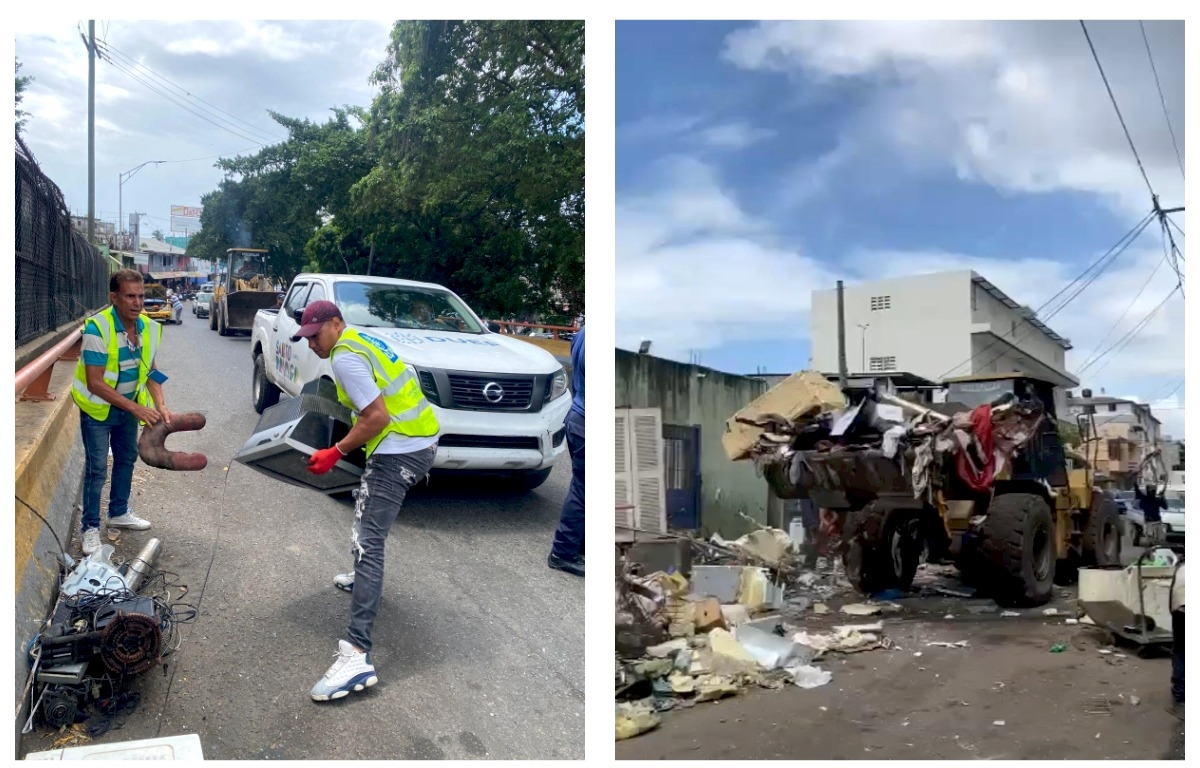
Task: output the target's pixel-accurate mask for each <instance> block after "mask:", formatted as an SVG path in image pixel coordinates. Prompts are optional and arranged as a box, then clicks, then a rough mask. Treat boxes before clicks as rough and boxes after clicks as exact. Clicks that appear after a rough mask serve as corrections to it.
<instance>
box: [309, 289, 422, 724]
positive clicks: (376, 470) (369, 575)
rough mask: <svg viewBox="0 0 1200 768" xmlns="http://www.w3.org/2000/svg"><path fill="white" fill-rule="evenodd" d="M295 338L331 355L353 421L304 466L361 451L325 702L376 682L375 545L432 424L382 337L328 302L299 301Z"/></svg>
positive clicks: (314, 468) (410, 480)
mask: <svg viewBox="0 0 1200 768" xmlns="http://www.w3.org/2000/svg"><path fill="white" fill-rule="evenodd" d="M301 339H308V348H309V349H311V350H312V351H313V352H314V353H316V355H317V356H318V357H320V358H321V359H322V360H326V359H329V360H331V365H332V367H333V380H334V384H336V385H337V397H338V402H340V403H342V405H345V406H346V407H347V408H349V409H350V410H351V411H352V412H353V422H354V425H353V427H352V428H351V429H350V432H349V433H348V434H347V435H346V436H345V437H343V438H342V439H341V440H340V441H338V442H337V443H334V444H333V445H332V446H331V447H329V448H326V449H325V450H322V451H317V452H316V453H314V454H313V455H312V457H311V458H310V459H309V462H308V469H309V471H310V472H313V473H315V474H319V475H320V474H324V473H326V472H328V471H329V470H331V469H333V467H334V466H335V465H336V464H337V462H338V461H339V460H340V459H341V458H343V457H344V456H346V455H347V454H349V453H350V452H351V451H353V450H355V449H357V448H360V447H361V448H364V449H365V451H366V454H367V465H366V468H365V469H364V470H363V475H362V482H361V484H360V485H359V488H358V491H357V494H356V497H355V503H354V528H353V530H352V533H351V547H350V552H351V555H352V556H353V557H354V558H355V560H354V569H353V570H352V571H350V572H349V573H343V574H339V575H337V576H335V577H334V579H333V583H334V585H335V586H337V587H338V588H339V589H343V590H345V591H347V592H350V593H351V596H352V602H351V608H350V626H349V628H348V629H347V632H346V636H347V638H348V639H347V640H339V641H338V651H337V653H336V654H334V656H335V658H334V662H333V666H331V667H330V668H329V670H328V671H327V672H326V673H325V675H324V676H323V677H322V678H321V679H320V680H318V681H317V684H316V685H315V686H313V689H312V698H313V700H314V701H329V700H330V699H340V698H341V697H343V696H346V695H347V694H349V693H351V692H352V691H361V690H363V689H364V688H369V687H370V686H372V685H375V683H377V682H378V681H379V678H378V677H377V676H376V675H375V665H374V664H373V663H372V661H371V629H372V627H373V626H374V624H375V616H376V614H377V613H379V601H380V598H381V596H382V594H383V545H384V542H385V541H386V540H387V535H388V530H389V529H390V528H391V527H392V523H393V522H394V521H395V519H396V516H397V515H398V514H399V512H400V507H401V505H402V504H403V503H404V497H405V495H406V494H407V493H408V489H409V488H411V487H412V486H414V485H416V484H417V483H418V482H420V481H421V480H422V479H423V478H424V477H425V476H426V475H428V474H429V470H430V468H431V467H432V466H433V460H434V457H435V456H436V455H437V436H438V430H439V427H438V422H437V417H436V416H435V415H434V413H433V408H431V407H430V405H429V403H428V402H427V401H426V400H425V396H424V394H422V392H421V386H420V384H419V383H418V382H417V378H416V374H415V373H414V372H413V369H412V368H411V367H410V366H408V365H406V364H405V363H404V361H403V360H401V359H400V358H399V356H398V355H397V354H396V353H395V352H394V351H392V349H391V347H389V346H388V345H387V343H386V342H385V341H383V340H382V339H379V338H376V337H374V336H370V335H368V334H365V333H362V332H361V331H358V330H356V329H354V328H350V327H348V326H347V325H346V322H345V321H344V320H343V319H342V313H341V311H340V310H339V309H338V308H337V305H336V304H334V303H333V302H330V301H314V302H313V303H311V304H309V305H308V306H307V307H305V309H304V314H303V315H302V316H301V319H300V330H299V331H297V332H296V335H295V336H293V337H292V341H293V342H298V341H300V340H301Z"/></svg>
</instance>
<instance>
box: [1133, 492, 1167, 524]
mask: <svg viewBox="0 0 1200 768" xmlns="http://www.w3.org/2000/svg"><path fill="white" fill-rule="evenodd" d="M1133 495H1134V496H1136V497H1137V502H1138V507H1139V508H1140V509H1141V510H1142V517H1143V519H1144V520H1145V521H1146V522H1147V523H1161V522H1162V512H1161V510H1164V509H1166V508H1167V500H1166V498H1165V497H1164V496H1162V495H1160V494H1159V493H1158V489H1157V488H1156V487H1155V486H1154V484H1153V483H1149V484H1147V485H1146V492H1145V493H1143V492H1142V489H1141V488H1139V487H1138V486H1136V485H1135V486H1133Z"/></svg>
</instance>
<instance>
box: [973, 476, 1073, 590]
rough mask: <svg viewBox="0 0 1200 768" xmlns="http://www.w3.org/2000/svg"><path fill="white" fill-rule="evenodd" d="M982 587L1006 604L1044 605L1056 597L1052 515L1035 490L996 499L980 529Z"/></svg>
mask: <svg viewBox="0 0 1200 768" xmlns="http://www.w3.org/2000/svg"><path fill="white" fill-rule="evenodd" d="M978 546H979V549H978V552H977V557H978V558H980V560H981V561H982V562H980V563H979V566H980V571H981V572H980V573H979V574H978V575H977V578H979V579H980V581H981V582H982V583H981V584H980V586H982V587H983V588H985V589H986V590H987V591H989V592H991V593H992V596H993V597H994V598H995V600H996V602H997V603H999V604H1000V605H1004V606H1029V605H1044V604H1045V603H1047V602H1049V601H1050V598H1051V597H1052V596H1053V584H1054V568H1055V547H1054V518H1053V517H1052V516H1051V514H1050V507H1049V505H1047V504H1046V500H1045V499H1043V498H1042V497H1041V496H1038V495H1037V494H1034V493H1006V494H1004V495H1001V496H997V497H996V498H995V499H993V500H992V503H991V506H990V507H989V508H988V513H987V519H985V520H984V522H983V525H982V526H981V527H980V537H979V545H978Z"/></svg>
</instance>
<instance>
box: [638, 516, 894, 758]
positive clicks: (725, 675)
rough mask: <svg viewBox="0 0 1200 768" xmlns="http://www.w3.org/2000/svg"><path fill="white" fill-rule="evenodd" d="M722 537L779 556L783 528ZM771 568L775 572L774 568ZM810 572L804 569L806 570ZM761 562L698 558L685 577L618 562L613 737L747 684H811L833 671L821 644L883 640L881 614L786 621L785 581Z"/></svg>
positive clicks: (844, 647) (827, 647) (868, 644)
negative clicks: (806, 623) (830, 621)
mask: <svg viewBox="0 0 1200 768" xmlns="http://www.w3.org/2000/svg"><path fill="white" fill-rule="evenodd" d="M748 536H749V537H743V538H742V539H739V540H738V542H726V546H727V547H728V548H729V549H730V550H732V551H740V550H742V549H743V548H745V547H749V551H751V552H755V553H757V555H756V556H757V557H759V558H762V556H763V555H767V556H768V559H769V557H770V556H772V555H774V556H777V557H778V560H779V561H785V560H786V557H785V556H784V554H783V553H784V552H786V551H788V550H789V549H790V546H791V541H790V539H787V534H785V533H784V532H783V531H777V530H774V529H764V530H762V531H756V532H755V534H750V535H748ZM776 573H778V572H776ZM810 573H811V572H810ZM771 574H772V571H771V569H769V568H767V567H764V566H759V565H736V564H735V565H696V566H694V568H693V573H692V578H691V579H690V580H689V579H687V578H685V577H684V576H683V575H682V574H680V573H665V572H662V571H659V572H656V573H653V574H650V575H648V576H638V575H636V574H635V573H634V568H633V566H631V565H630V564H628V563H627V562H625V561H622V563H621V568H620V575H619V576H618V587H617V658H616V675H615V683H616V700H617V703H616V738H617V740H621V739H627V738H632V737H634V736H637V735H639V734H641V733H645V732H646V731H649V730H651V729H653V728H655V727H657V726H658V725H659V723H660V722H661V715H662V713H663V712H666V711H669V710H672V709H683V708H689V707H693V706H695V705H696V704H699V703H702V702H707V701H716V700H718V699H722V698H725V697H727V696H735V695H737V694H738V693H740V692H741V691H743V690H746V689H748V688H751V687H761V688H772V689H778V688H783V687H785V686H788V685H796V686H799V687H801V688H816V687H819V686H822V685H825V684H826V683H828V682H829V681H830V680H831V679H832V673H831V672H829V671H827V670H824V669H822V668H821V667H819V666H817V665H816V664H815V662H816V661H817V660H818V659H820V658H821V657H823V656H824V655H826V654H829V653H856V652H859V651H865V650H872V649H875V648H889V647H891V644H890V641H888V639H887V638H885V637H884V636H883V624H882V622H875V623H872V624H855V625H846V626H836V627H833V628H832V630H830V631H828V632H815V631H812V632H810V631H805V630H804V629H802V628H798V627H794V626H791V625H790V624H789V623H787V622H786V621H785V620H784V618H783V617H782V616H781V615H780V614H779V613H778V612H779V611H780V609H782V608H784V607H785V606H784V602H783V592H784V589H783V586H782V585H781V584H779V583H776V582H774V581H772V579H771Z"/></svg>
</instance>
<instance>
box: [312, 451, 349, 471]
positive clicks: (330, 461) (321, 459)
mask: <svg viewBox="0 0 1200 768" xmlns="http://www.w3.org/2000/svg"><path fill="white" fill-rule="evenodd" d="M343 456H344V454H343V453H342V452H341V451H340V450H338V447H337V446H336V445H335V446H333V447H332V448H326V449H325V450H323V451H317V452H316V453H314V454H313V455H312V456H311V457H310V458H309V460H308V471H309V472H312V473H313V474H314V475H323V474H325V473H326V472H328V471H329V470H331V469H333V466H334V465H335V464H337V463H338V460H339V459H341V458H342V457H343Z"/></svg>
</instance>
